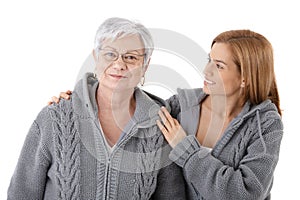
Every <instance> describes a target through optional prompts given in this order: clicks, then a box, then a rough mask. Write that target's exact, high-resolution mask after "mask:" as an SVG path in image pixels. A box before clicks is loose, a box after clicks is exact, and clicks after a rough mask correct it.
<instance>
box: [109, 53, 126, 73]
mask: <svg viewBox="0 0 300 200" xmlns="http://www.w3.org/2000/svg"><path fill="white" fill-rule="evenodd" d="M112 67H113V68H114V69H116V70H125V69H126V68H127V65H126V63H125V62H124V61H123V58H122V56H119V58H118V59H117V60H116V61H113V63H112Z"/></svg>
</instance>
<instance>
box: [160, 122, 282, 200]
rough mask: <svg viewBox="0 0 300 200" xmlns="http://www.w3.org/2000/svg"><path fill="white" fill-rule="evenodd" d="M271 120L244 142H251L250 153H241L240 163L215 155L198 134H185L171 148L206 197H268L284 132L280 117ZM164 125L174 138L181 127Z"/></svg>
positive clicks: (172, 157) (175, 158)
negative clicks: (227, 162)
mask: <svg viewBox="0 0 300 200" xmlns="http://www.w3.org/2000/svg"><path fill="white" fill-rule="evenodd" d="M166 118H168V117H166ZM269 120H270V121H269V122H268V123H265V124H268V126H267V127H264V128H263V129H262V130H264V132H263V133H262V137H256V138H253V139H252V141H249V142H247V143H245V144H243V145H247V146H245V147H243V148H245V149H246V153H245V154H243V155H240V156H241V160H240V161H239V162H238V165H237V166H231V165H229V164H226V163H223V162H222V161H221V160H219V159H218V158H216V157H215V156H213V155H212V154H211V153H210V151H209V150H207V149H206V148H203V147H202V146H201V145H200V144H199V142H198V141H197V139H196V137H195V136H187V137H184V138H183V139H182V140H181V141H180V142H178V143H177V144H176V145H175V146H174V149H173V150H172V151H171V154H170V159H171V160H173V161H174V162H176V164H177V165H179V166H180V167H182V168H183V171H184V174H185V178H186V180H187V181H188V182H189V183H190V184H191V185H193V187H194V189H195V190H196V191H197V193H198V194H200V195H201V196H203V197H204V198H205V199H243V200H244V199H262V198H266V195H268V193H269V190H270V189H271V185H272V180H273V173H274V170H275V166H276V164H277V161H278V156H279V148H280V142H281V138H282V133H283V131H282V130H283V127H282V122H281V120H280V119H269ZM270 122H272V123H270ZM160 127H161V130H162V132H163V134H164V135H165V137H166V139H167V137H169V140H170V141H172V138H174V137H175V136H176V130H178V128H177V129H176V128H175V129H174V127H176V126H172V123H171V122H168V123H167V125H166V124H165V125H164V126H162V125H160ZM173 129H174V130H175V131H174V130H173ZM177 132H178V131H177ZM167 140H168V139H167ZM262 140H263V141H262ZM262 143H264V144H263V145H262ZM264 145H265V147H264ZM236 153H239V152H236Z"/></svg>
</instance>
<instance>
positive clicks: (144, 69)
mask: <svg viewBox="0 0 300 200" xmlns="http://www.w3.org/2000/svg"><path fill="white" fill-rule="evenodd" d="M150 60H151V58H149V59H148V61H147V63H146V64H145V65H144V67H143V75H145V73H146V71H147V69H148V67H149V63H150Z"/></svg>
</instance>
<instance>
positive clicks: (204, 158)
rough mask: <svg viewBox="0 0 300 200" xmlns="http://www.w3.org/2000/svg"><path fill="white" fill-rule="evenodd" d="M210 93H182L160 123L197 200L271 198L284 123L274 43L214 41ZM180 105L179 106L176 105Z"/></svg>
mask: <svg viewBox="0 0 300 200" xmlns="http://www.w3.org/2000/svg"><path fill="white" fill-rule="evenodd" d="M208 59H209V61H208V64H207V66H206V68H205V69H204V75H205V80H204V87H203V88H201V89H192V90H180V89H179V90H178V95H176V96H173V97H172V98H170V99H169V103H170V104H171V105H173V106H172V108H173V110H172V115H174V116H177V119H178V121H179V122H180V124H179V122H178V121H177V120H176V119H173V118H172V117H171V115H170V114H169V113H168V111H167V110H166V109H165V108H162V109H161V111H160V116H161V118H162V121H163V123H161V122H160V121H157V124H158V126H159V127H160V129H161V131H162V132H163V134H164V136H165V138H166V139H167V141H168V142H169V144H170V145H171V146H172V147H173V150H172V151H171V153H170V155H169V158H170V159H171V160H173V161H174V162H175V163H176V164H177V165H178V166H180V167H181V168H182V169H183V171H184V175H185V180H186V181H187V183H188V185H189V189H190V192H189V194H190V195H191V196H192V198H193V199H212V200H217V199H220V200H221V199H222V200H225V199H243V200H246V199H249V200H250V199H252V200H253V199H270V191H271V187H272V182H273V174H274V170H275V167H276V164H277V162H278V157H279V148H280V143H281V138H282V135H283V124H282V120H281V110H280V105H279V95H278V91H277V85H276V79H275V74H274V63H273V50H272V46H271V44H270V43H269V41H268V40H267V39H266V38H265V37H264V36H262V35H260V34H258V33H255V32H252V31H250V30H233V31H227V32H223V33H221V34H220V35H218V36H217V37H216V38H215V39H214V40H213V42H212V45H211V51H210V53H209V58H208ZM178 104H179V105H180V106H177V105H178Z"/></svg>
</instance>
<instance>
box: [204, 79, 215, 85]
mask: <svg viewBox="0 0 300 200" xmlns="http://www.w3.org/2000/svg"><path fill="white" fill-rule="evenodd" d="M214 84H216V82H214V81H211V80H208V79H207V78H205V79H204V85H214Z"/></svg>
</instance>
